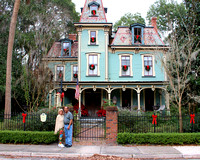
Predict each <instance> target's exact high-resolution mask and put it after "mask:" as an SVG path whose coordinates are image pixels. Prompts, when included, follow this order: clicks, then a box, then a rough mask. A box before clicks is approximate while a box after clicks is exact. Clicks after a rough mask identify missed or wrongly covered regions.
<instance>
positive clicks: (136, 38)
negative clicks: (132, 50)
mask: <svg viewBox="0 0 200 160" xmlns="http://www.w3.org/2000/svg"><path fill="white" fill-rule="evenodd" d="M134 40H135V42H140V43H141V37H140V35H135V36H134Z"/></svg>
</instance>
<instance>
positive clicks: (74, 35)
mask: <svg viewBox="0 0 200 160" xmlns="http://www.w3.org/2000/svg"><path fill="white" fill-rule="evenodd" d="M76 36H77V34H69V39H71V40H73V41H75V40H76Z"/></svg>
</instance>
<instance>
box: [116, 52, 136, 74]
mask: <svg viewBox="0 0 200 160" xmlns="http://www.w3.org/2000/svg"><path fill="white" fill-rule="evenodd" d="M122 56H130V75H127V76H124V75H122V67H121V66H122V61H121V60H122ZM119 67H120V68H119V76H120V77H132V76H133V55H132V54H128V53H123V54H119Z"/></svg>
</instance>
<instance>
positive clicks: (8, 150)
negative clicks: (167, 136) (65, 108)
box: [0, 144, 200, 159]
mask: <svg viewBox="0 0 200 160" xmlns="http://www.w3.org/2000/svg"><path fill="white" fill-rule="evenodd" d="M94 154H100V155H112V156H118V157H124V158H151V159H153V158H158V159H164V158H166V159H192V158H194V159H200V146H105V145H103V146H82V145H75V146H72V147H71V148H59V147H57V144H52V145H14V144H0V159H1V157H3V156H5V155H7V156H13V157H16V156H24V157H35V158H37V157H43V158H48V157H49V158H50V157H51V158H52V157H54V158H66V157H90V156H93V155H94Z"/></svg>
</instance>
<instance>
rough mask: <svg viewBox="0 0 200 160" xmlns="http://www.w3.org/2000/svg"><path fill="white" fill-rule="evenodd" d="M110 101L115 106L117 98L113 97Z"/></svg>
mask: <svg viewBox="0 0 200 160" xmlns="http://www.w3.org/2000/svg"><path fill="white" fill-rule="evenodd" d="M112 101H113V104H117V97H116V96H114V97H113V99H112Z"/></svg>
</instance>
